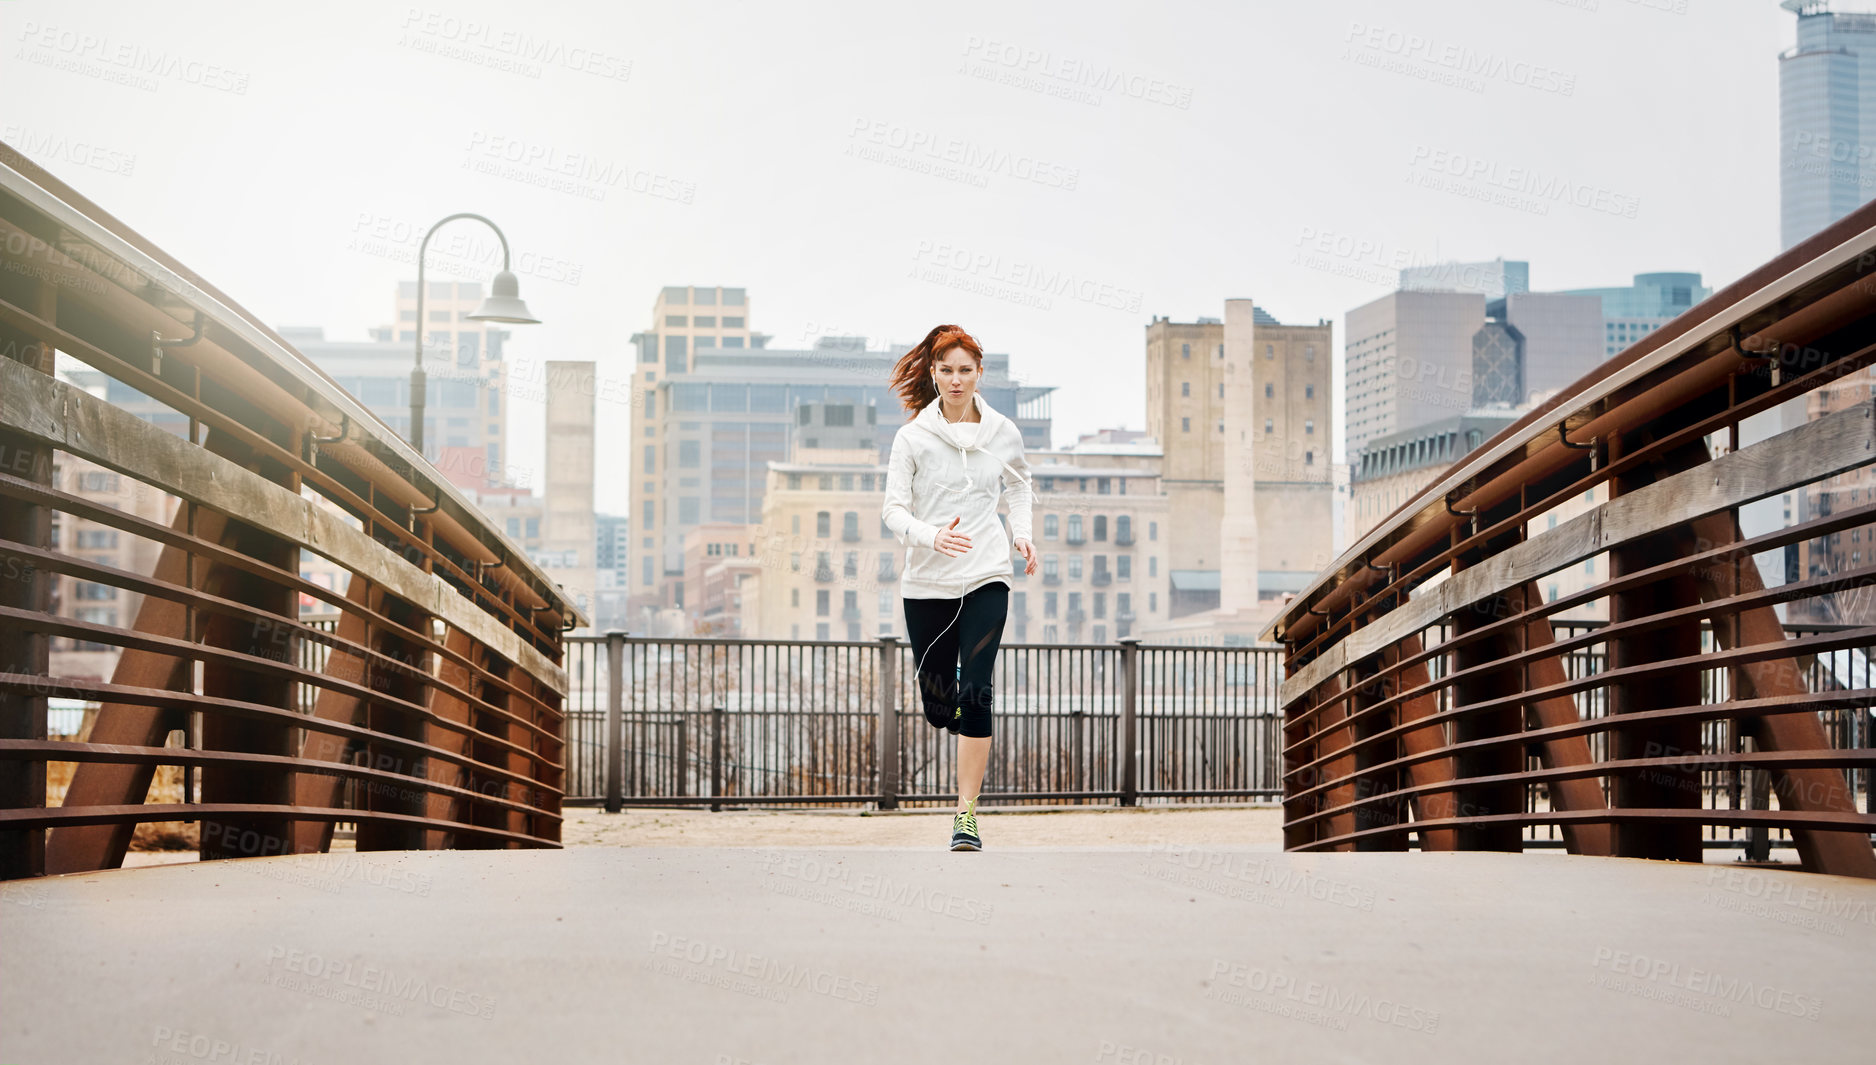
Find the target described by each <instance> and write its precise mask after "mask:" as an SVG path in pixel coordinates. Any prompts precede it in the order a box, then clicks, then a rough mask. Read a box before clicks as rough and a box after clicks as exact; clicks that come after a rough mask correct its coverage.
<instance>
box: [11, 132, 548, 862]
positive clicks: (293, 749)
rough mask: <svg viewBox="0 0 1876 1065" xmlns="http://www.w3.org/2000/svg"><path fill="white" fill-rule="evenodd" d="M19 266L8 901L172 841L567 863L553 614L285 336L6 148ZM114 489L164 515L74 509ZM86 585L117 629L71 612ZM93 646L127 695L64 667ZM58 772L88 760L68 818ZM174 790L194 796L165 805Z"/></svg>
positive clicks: (109, 682)
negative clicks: (475, 853)
mask: <svg viewBox="0 0 1876 1065" xmlns="http://www.w3.org/2000/svg"><path fill="white" fill-rule="evenodd" d="M0 256H3V264H4V266H5V269H4V270H0V571H4V577H5V579H4V580H0V878H17V877H25V876H36V875H41V874H45V873H63V872H74V871H83V870H91V869H101V868H111V867H115V866H117V865H120V864H121V863H122V861H123V857H124V853H125V850H126V849H127V848H128V846H129V844H130V840H131V837H132V833H133V830H134V829H135V828H136V827H137V826H138V825H139V824H144V823H153V822H194V823H197V824H199V826H200V832H199V840H200V847H201V853H202V856H203V857H204V858H214V857H237V856H250V855H260V854H275V853H291V852H305V851H323V850H327V849H329V847H330V845H331V840H332V833H333V826H334V825H335V824H344V825H350V826H354V827H355V830H356V838H357V846H358V849H360V850H374V849H437V848H452V847H517V846H556V845H557V844H558V840H559V838H560V804H561V798H562V794H563V791H562V787H563V779H562V775H563V765H564V760H565V756H564V751H563V748H564V735H565V727H564V701H565V697H566V692H567V678H566V675H565V672H564V669H563V666H562V662H563V656H564V643H563V640H564V636H563V633H564V632H566V631H567V630H569V629H571V628H573V627H575V626H576V625H578V624H581V623H583V622H584V621H585V619H584V618H582V617H581V616H580V615H579V613H578V611H577V610H576V609H575V608H574V607H573V606H572V605H571V604H570V603H569V602H568V601H567V599H566V597H565V596H564V594H563V593H562V592H561V591H560V589H559V587H558V586H557V585H556V584H555V583H554V582H553V581H552V580H550V579H549V578H548V577H547V576H546V575H545V574H544V573H542V572H541V570H540V569H539V568H538V567H536V566H535V565H534V564H533V563H532V562H531V561H530V560H529V559H528V558H527V556H526V555H525V553H524V552H523V551H522V550H521V549H520V548H519V547H518V546H516V545H515V544H514V543H512V542H511V541H509V540H508V539H507V538H506V537H505V536H504V535H503V534H502V532H501V530H499V529H497V528H496V527H495V526H494V525H493V524H491V523H490V522H489V521H488V520H487V519H485V518H484V517H483V516H482V515H481V514H480V512H478V511H477V510H476V509H475V508H474V507H473V506H472V505H471V504H470V503H469V502H468V501H467V500H466V499H465V498H464V497H463V496H462V495H461V493H460V492H458V491H457V490H456V489H455V488H453V487H452V486H451V485H450V484H449V483H448V481H447V480H446V479H445V478H444V477H443V476H442V474H441V473H440V472H439V471H437V470H436V469H435V468H433V467H432V466H430V465H429V464H428V463H427V462H425V461H424V460H423V459H422V458H421V457H420V456H419V455H417V454H416V453H415V452H414V451H412V450H411V448H410V447H409V446H408V445H407V444H405V443H404V442H403V441H402V440H400V439H398V438H397V437H396V436H395V435H394V434H393V433H392V432H391V431H390V430H389V429H388V428H386V427H385V426H384V425H383V424H382V423H380V422H379V421H377V420H376V419H375V418H374V417H373V416H372V415H371V414H369V413H368V412H367V411H366V410H365V409H364V408H363V407H362V406H360V405H359V404H358V403H357V402H356V401H355V400H354V399H353V398H352V397H350V396H349V395H347V394H346V393H345V392H344V391H343V390H342V389H341V388H339V387H338V385H337V384H336V383H334V382H333V381H332V380H331V379H330V378H328V377H327V376H326V375H324V374H323V373H322V372H320V371H319V370H318V369H317V368H316V367H314V366H313V365H312V364H311V363H309V362H307V361H306V360H304V359H303V358H302V357H300V356H299V354H298V353H297V352H295V351H294V350H293V349H292V348H291V346H290V345H288V344H287V343H286V342H285V341H284V340H282V339H281V338H280V337H279V336H278V335H277V334H275V333H274V332H273V331H272V330H270V329H268V328H267V327H266V326H264V325H262V324H261V323H259V322H257V321H256V320H255V319H254V318H253V316H251V315H250V314H248V313H247V312H246V311H245V310H243V309H242V308H241V307H240V306H239V305H238V304H236V303H235V302H234V301H233V300H231V299H229V298H228V297H227V296H225V295H223V294H222V293H221V292H220V291H218V290H216V289H215V288H214V287H212V286H210V285H209V284H208V283H207V282H205V281H203V280H202V279H201V278H199V277H197V276H195V275H194V274H193V273H191V272H190V271H189V270H187V269H186V268H184V267H183V266H182V265H181V264H179V263H177V262H176V261H175V260H173V259H172V258H170V257H169V256H167V255H166V254H164V253H163V252H162V251H161V249H159V248H157V247H155V246H154V245H153V244H151V243H150V242H149V241H147V240H145V239H144V238H142V237H141V236H139V235H138V234H136V233H135V232H133V231H131V230H130V229H129V228H128V227H126V226H124V225H123V224H122V223H121V222H119V221H118V220H116V219H115V218H113V217H111V216H110V215H109V214H107V213H106V212H105V211H104V210H102V209H101V208H99V207H98V206H97V205H96V204H93V203H91V202H90V201H88V200H86V199H85V198H84V197H82V196H80V195H79V194H78V193H76V192H75V191H74V190H72V189H71V188H69V187H67V186H65V185H64V184H62V183H60V182H59V181H58V180H57V179H55V178H52V177H51V176H50V175H48V174H46V173H45V172H44V171H43V170H41V169H40V168H39V167H37V166H35V165H34V164H32V163H31V162H30V161H28V160H26V159H25V158H24V157H22V156H21V155H20V154H19V153H18V152H17V151H15V150H13V149H12V148H11V147H9V146H6V145H4V144H0ZM55 352H56V353H59V354H58V355H57V356H55ZM66 359H69V360H75V361H76V362H77V363H81V364H83V366H84V367H85V368H88V369H90V370H95V371H98V372H100V373H101V374H103V375H104V376H105V377H106V378H108V379H109V380H110V381H112V382H114V385H113V390H110V391H107V393H106V395H103V396H101V395H97V394H93V392H91V391H87V390H86V389H84V388H80V387H76V386H75V385H74V384H72V383H71V382H70V381H67V380H65V379H62V378H60V377H59V376H58V374H57V373H56V372H55V370H56V368H57V365H58V364H62V363H63V361H64V360H66ZM117 384H121V385H123V386H128V389H134V390H135V391H134V392H128V391H125V392H122V393H120V392H119V391H117V390H115V388H116V385H117ZM120 394H123V395H128V396H131V397H134V402H135V404H136V405H137V406H136V409H135V410H132V409H128V408H126V407H125V406H122V405H120V404H119V403H118V402H114V401H113V399H112V398H109V397H115V396H118V395H120ZM152 412H156V414H157V415H158V416H159V417H157V418H155V419H153V418H152V417H151V413H152ZM100 469H101V470H105V471H110V474H111V475H112V476H114V477H118V478H124V479H127V480H128V481H129V482H131V483H132V484H133V486H134V487H135V488H136V490H137V491H138V492H140V493H144V494H143V495H142V496H140V497H139V498H142V499H153V500H155V504H154V506H153V507H138V508H126V507H121V506H117V505H114V504H113V503H112V502H111V501H109V500H107V499H100V498H98V497H97V496H96V495H95V494H90V495H88V494H87V493H86V492H85V491H84V490H81V489H80V488H79V487H78V485H77V483H76V481H77V476H76V474H77V471H80V470H100ZM139 511H141V512H139ZM152 511H154V512H158V513H159V515H160V516H159V517H156V518H153V517H151V516H150V514H151V512H152ZM78 530H84V531H85V532H86V533H87V534H88V535H94V534H95V535H108V536H109V537H111V538H113V539H116V538H123V539H126V540H134V542H136V543H139V544H142V545H145V546H147V547H148V549H149V550H148V552H147V553H146V554H147V556H148V557H149V558H151V559H153V562H152V564H150V565H148V566H144V567H125V566H120V565H116V564H113V563H114V561H115V559H114V558H106V557H101V556H98V555H93V554H87V553H86V552H85V551H84V550H83V549H82V548H83V547H84V546H85V544H84V543H82V542H81V540H80V537H79V536H78V535H77V532H78ZM315 560H316V561H318V562H319V563H320V568H323V569H327V570H336V572H337V573H338V575H339V579H338V580H337V581H335V582H333V583H334V584H335V586H334V587H328V586H327V584H326V583H323V582H321V581H315V580H308V579H304V578H303V577H302V575H301V574H302V571H303V569H304V566H305V564H306V563H307V562H309V561H315ZM79 582H82V585H81V584H80V583H79ZM81 586H82V587H84V588H85V589H87V590H88V592H89V593H93V594H96V593H99V592H100V590H102V596H101V597H102V598H106V599H108V600H109V601H111V602H113V603H115V604H119V606H120V609H118V610H116V611H115V612H114V613H112V614H110V615H109V617H108V620H100V619H99V618H98V617H96V616H88V615H87V614H86V613H83V612H80V611H77V610H74V609H71V607H72V603H71V602H69V601H66V595H67V593H68V591H69V590H70V589H74V588H78V587H81ZM303 615H317V616H319V618H320V620H319V623H312V622H310V621H309V620H307V619H306V617H303ZM86 648H110V649H112V651H113V654H114V666H113V667H112V668H111V672H110V675H109V676H108V677H100V676H95V675H94V676H79V675H60V673H59V672H58V671H57V670H55V669H53V662H54V661H55V656H57V655H58V654H59V653H60V652H63V651H69V650H74V649H79V650H82V649H86ZM53 699H59V700H76V701H80V702H83V703H85V704H87V705H89V706H92V707H95V708H96V716H95V720H94V722H93V724H92V727H91V730H90V732H89V734H88V735H87V736H86V737H85V741H84V742H76V741H73V740H49V739H48V731H47V725H48V713H47V711H48V701H49V700H53ZM48 763H71V764H72V765H73V768H72V772H71V774H70V783H69V785H68V786H67V787H66V788H65V790H64V793H63V801H62V803H60V804H59V805H56V806H50V807H49V806H48V792H47V773H46V768H47V764H48ZM160 766H176V767H183V769H184V770H185V775H184V777H183V781H184V783H183V786H182V789H181V790H182V794H181V799H182V801H180V802H175V801H169V799H168V798H165V799H164V800H163V801H155V800H153V799H152V798H151V796H152V791H151V785H152V781H153V779H154V778H155V777H156V775H157V769H158V767H160Z"/></svg>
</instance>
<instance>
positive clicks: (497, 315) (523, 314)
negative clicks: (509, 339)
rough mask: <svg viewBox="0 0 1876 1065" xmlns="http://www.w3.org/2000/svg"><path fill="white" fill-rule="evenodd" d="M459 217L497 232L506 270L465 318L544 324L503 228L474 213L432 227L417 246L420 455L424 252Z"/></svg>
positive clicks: (414, 432)
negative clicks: (525, 296) (524, 292)
mask: <svg viewBox="0 0 1876 1065" xmlns="http://www.w3.org/2000/svg"><path fill="white" fill-rule="evenodd" d="M458 218H473V219H475V220H476V221H478V222H481V223H482V224H483V225H485V226H488V227H489V228H490V229H493V230H494V231H495V239H497V240H499V241H501V242H502V269H501V272H500V273H498V274H496V275H495V281H494V283H492V284H491V285H490V286H489V295H488V298H487V299H485V300H483V301H482V306H480V307H477V308H476V309H475V313H474V314H469V315H465V316H464V317H466V318H468V319H469V320H470V321H472V322H506V323H509V324H511V325H539V324H541V320H540V319H539V318H536V317H534V314H533V312H531V311H529V310H528V305H527V304H525V303H523V302H521V294H520V293H521V284H520V282H518V281H516V280H515V275H514V274H512V273H509V272H508V238H507V237H505V236H503V235H502V231H501V227H500V226H497V225H496V224H495V223H493V222H491V221H489V220H488V219H486V218H484V217H482V216H481V215H479V214H470V213H469V212H467V211H465V212H463V213H461V214H453V215H450V216H449V217H448V218H445V219H443V221H441V222H438V223H437V224H436V225H433V226H431V227H430V232H428V233H425V234H424V235H423V243H422V244H419V245H418V246H417V361H416V364H415V365H414V366H413V367H412V368H411V371H410V446H411V447H413V448H416V449H417V454H418V455H422V454H423V401H424V390H425V388H426V387H427V382H426V378H425V377H424V372H423V338H424V332H425V330H426V328H427V326H428V324H429V323H427V322H426V321H425V320H424V317H423V297H424V287H423V253H424V252H425V251H426V250H427V249H428V248H429V247H430V238H431V236H433V235H434V234H435V233H436V231H437V230H439V229H441V228H443V226H444V224H445V223H449V222H454V221H455V220H456V219H458Z"/></svg>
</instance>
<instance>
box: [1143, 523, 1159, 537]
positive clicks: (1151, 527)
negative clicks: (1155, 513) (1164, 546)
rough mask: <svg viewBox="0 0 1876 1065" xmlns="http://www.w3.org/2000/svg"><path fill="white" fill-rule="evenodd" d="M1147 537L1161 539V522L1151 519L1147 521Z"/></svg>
mask: <svg viewBox="0 0 1876 1065" xmlns="http://www.w3.org/2000/svg"><path fill="white" fill-rule="evenodd" d="M1146 538H1147V539H1149V540H1157V539H1159V522H1157V521H1149V522H1147V523H1146Z"/></svg>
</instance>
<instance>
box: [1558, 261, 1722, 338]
mask: <svg viewBox="0 0 1876 1065" xmlns="http://www.w3.org/2000/svg"><path fill="white" fill-rule="evenodd" d="M1712 294H1713V290H1712V289H1710V288H1708V287H1706V286H1705V285H1703V284H1701V283H1700V275H1699V274H1691V273H1658V274H1636V275H1635V283H1634V284H1633V285H1628V286H1625V287H1622V288H1576V289H1570V290H1568V292H1567V293H1566V295H1571V296H1595V297H1596V298H1597V299H1600V300H1601V301H1602V321H1603V357H1604V358H1608V357H1610V356H1613V355H1619V354H1621V353H1622V352H1624V351H1626V350H1628V349H1629V348H1630V347H1633V346H1634V345H1635V343H1636V342H1637V341H1639V340H1641V339H1642V338H1643V337H1645V336H1647V335H1648V334H1650V333H1652V332H1654V331H1655V330H1657V329H1659V328H1661V327H1662V326H1664V325H1666V324H1667V323H1669V322H1671V321H1673V320H1674V319H1675V318H1676V317H1678V316H1679V315H1681V314H1682V313H1684V312H1685V311H1687V310H1690V309H1691V308H1692V307H1693V306H1694V304H1696V303H1699V302H1700V301H1701V300H1704V299H1706V298H1707V297H1708V296H1711V295H1712Z"/></svg>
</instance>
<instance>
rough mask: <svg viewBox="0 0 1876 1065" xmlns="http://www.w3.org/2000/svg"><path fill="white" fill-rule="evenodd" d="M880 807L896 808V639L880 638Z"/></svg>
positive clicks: (897, 702) (897, 682)
mask: <svg viewBox="0 0 1876 1065" xmlns="http://www.w3.org/2000/svg"><path fill="white" fill-rule="evenodd" d="M878 702H879V727H878V728H877V730H876V731H877V732H878V733H879V755H878V761H879V808H880V809H882V810H897V809H898V808H899V640H898V638H897V637H895V636H881V637H880V638H879V699H878Z"/></svg>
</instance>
